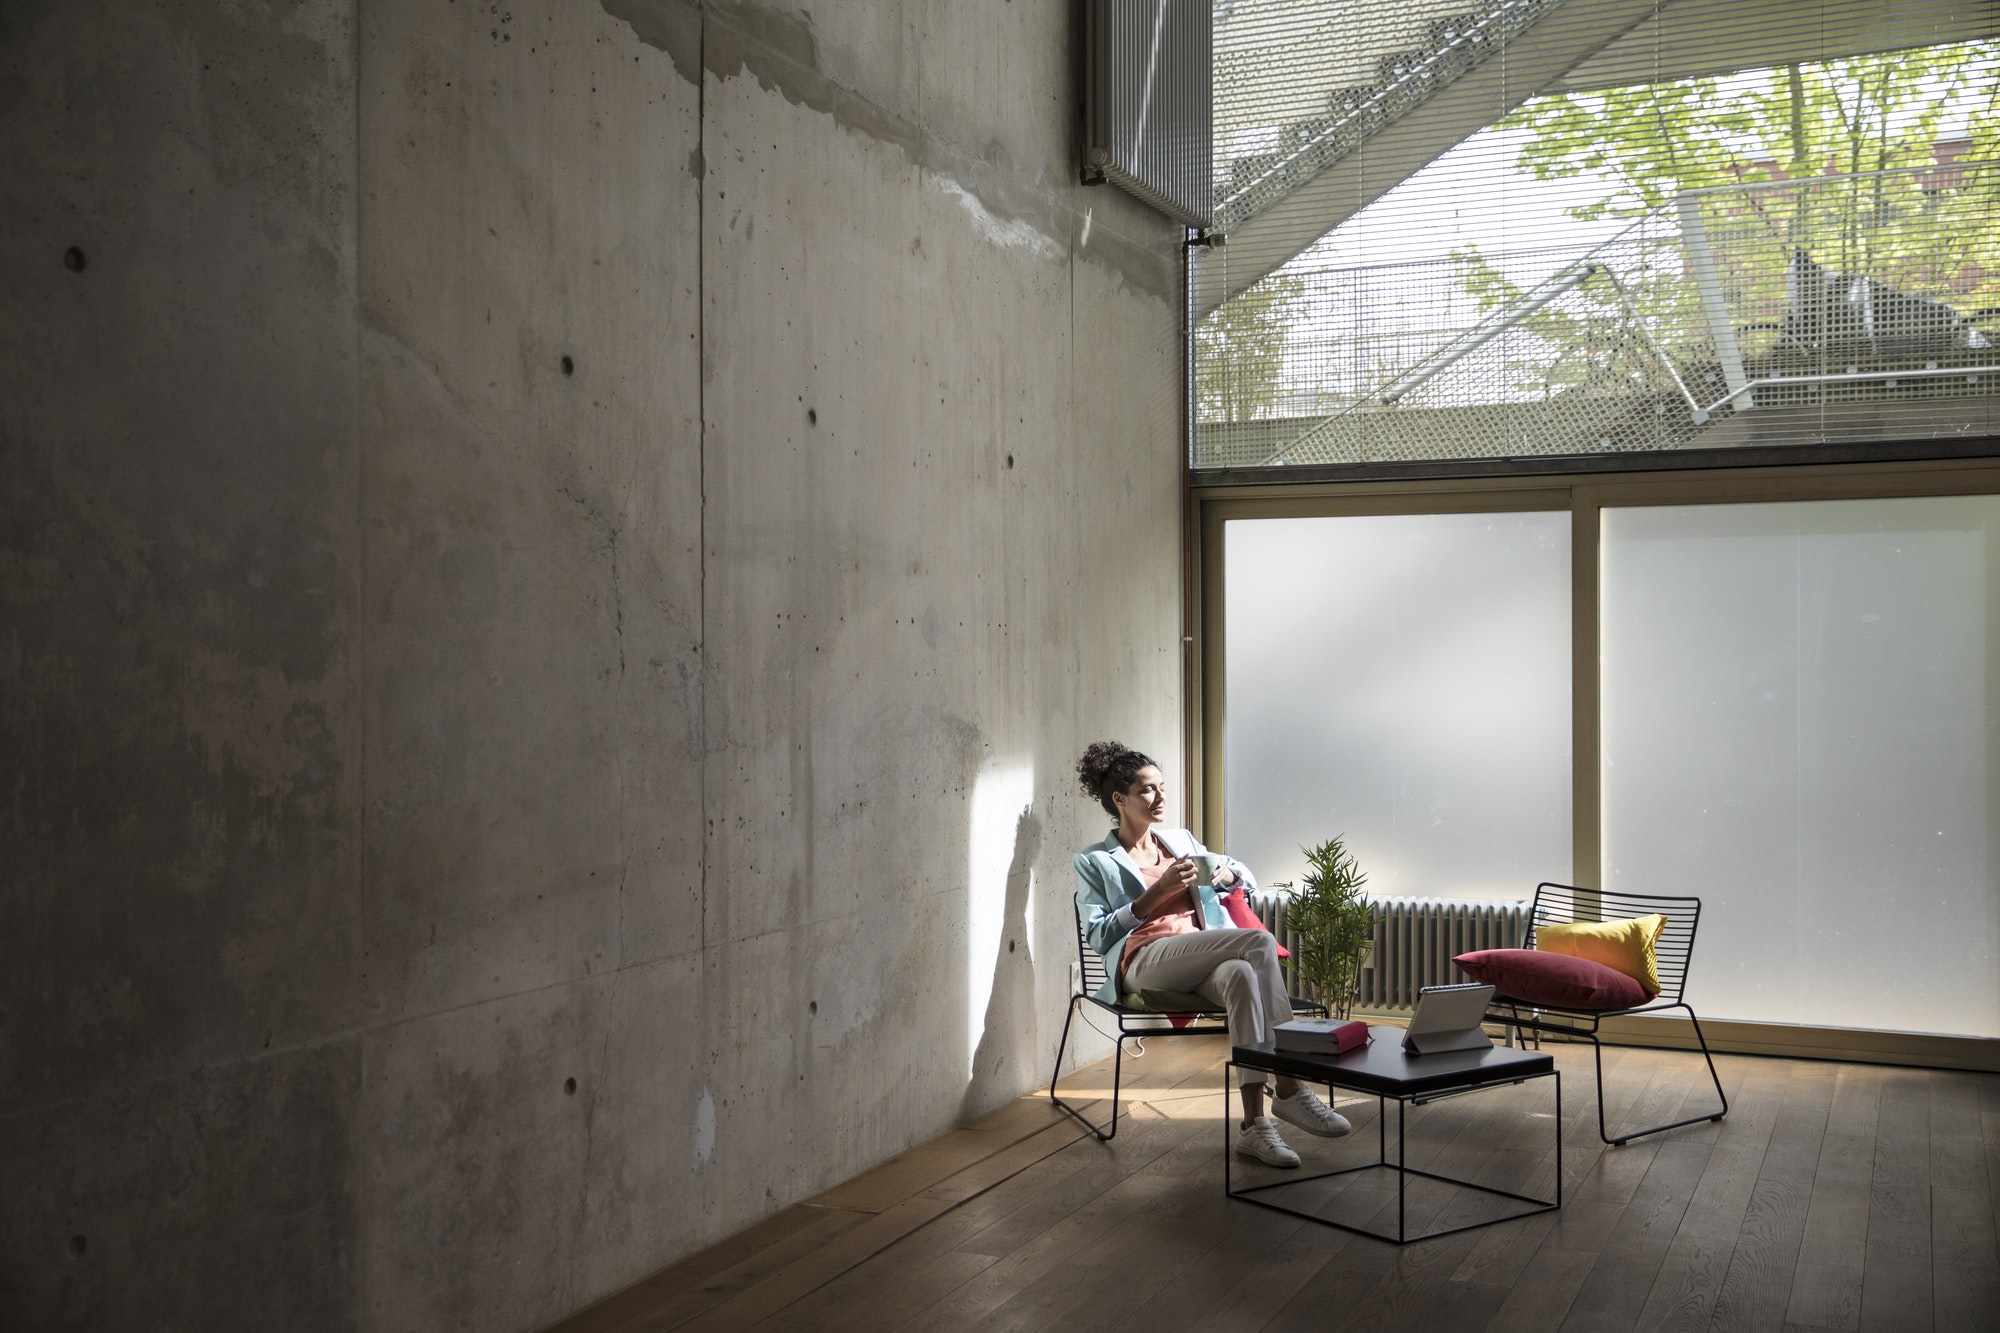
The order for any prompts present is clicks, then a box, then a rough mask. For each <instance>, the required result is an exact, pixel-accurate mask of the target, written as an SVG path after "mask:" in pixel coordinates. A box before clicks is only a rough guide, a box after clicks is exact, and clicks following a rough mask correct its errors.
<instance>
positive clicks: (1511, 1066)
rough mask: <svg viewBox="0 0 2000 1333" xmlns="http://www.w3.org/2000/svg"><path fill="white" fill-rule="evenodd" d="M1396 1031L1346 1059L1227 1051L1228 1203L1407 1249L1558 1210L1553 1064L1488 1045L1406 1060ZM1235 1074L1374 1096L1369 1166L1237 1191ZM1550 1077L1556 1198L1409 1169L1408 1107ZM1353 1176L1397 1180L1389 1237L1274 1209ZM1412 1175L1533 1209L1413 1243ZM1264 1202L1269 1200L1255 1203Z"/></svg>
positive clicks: (1262, 1049) (1558, 1121)
mask: <svg viewBox="0 0 2000 1333" xmlns="http://www.w3.org/2000/svg"><path fill="white" fill-rule="evenodd" d="M1401 1035H1402V1034H1401V1031H1400V1030H1399V1029H1396V1028H1384V1029H1382V1030H1381V1032H1380V1033H1379V1034H1378V1035H1377V1036H1376V1038H1375V1039H1374V1040H1373V1041H1371V1042H1370V1043H1369V1044H1368V1045H1367V1046H1364V1047H1362V1048H1361V1049H1360V1050H1358V1051H1349V1052H1348V1053H1347V1054H1346V1055H1306V1054H1301V1053H1299V1052H1296V1051H1280V1050H1276V1049H1274V1048H1273V1047H1272V1046H1271V1045H1270V1044H1269V1043H1265V1044H1263V1045H1258V1046H1236V1047H1232V1048H1231V1050H1230V1059H1229V1061H1228V1062H1227V1063H1226V1064H1225V1065H1224V1066H1223V1078H1224V1093H1223V1126H1224V1129H1223V1167H1222V1188H1223V1192H1224V1193H1226V1194H1227V1195H1228V1196H1229V1197H1230V1198H1232V1199H1242V1200H1244V1201H1245V1202H1246V1203H1254V1204H1257V1205H1259V1206H1261V1207H1265V1208H1275V1209H1276V1210H1277V1211H1279V1212H1281V1213H1290V1214H1292V1215H1293V1216H1294V1217H1303V1218H1308V1219H1310V1220H1311V1221H1314V1222H1320V1223H1323V1224H1324V1225H1326V1226H1330V1227H1339V1228H1340V1229H1341V1230H1343V1231H1353V1232H1357V1233H1359V1234H1361V1235H1363V1236H1374V1237H1375V1238H1377V1239H1378V1240H1388V1241H1394V1242H1395V1243H1396V1244H1398V1245H1407V1244H1409V1243H1410V1242H1412V1241H1418V1240H1431V1239H1433V1238H1435V1237H1438V1236H1449V1235H1452V1234H1454V1233H1456V1232H1460V1231H1470V1230H1472V1229H1473V1228H1475V1227H1484V1226H1491V1225H1493V1224H1494V1223H1495V1222H1512V1221H1516V1220H1518V1219H1520V1218H1523V1217H1532V1216H1534V1215H1535V1214H1536V1213H1547V1212H1553V1211H1554V1210H1556V1209H1558V1208H1560V1207H1562V1075H1561V1074H1560V1073H1559V1072H1557V1070H1556V1067H1555V1057H1554V1056H1552V1055H1549V1054H1546V1053H1545V1052H1542V1051H1518V1050H1512V1049H1509V1048H1507V1047H1504V1046H1494V1047H1491V1048H1489V1049H1486V1050H1479V1051H1446V1052H1442V1053H1440V1054H1437V1055H1407V1054H1405V1053H1404V1052H1403V1048H1402V1046H1401V1044H1400V1038H1401ZM1239 1067H1242V1068H1249V1069H1256V1070H1262V1071H1263V1072H1265V1073H1270V1074H1282V1075H1284V1076H1286V1077H1287V1078H1295V1079H1298V1080H1299V1081H1300V1082H1302V1083H1320V1084H1324V1085H1325V1086H1326V1087H1327V1088H1328V1090H1329V1091H1331V1090H1332V1089H1334V1088H1344V1089H1346V1090H1347V1091H1349V1092H1361V1093H1369V1092H1372V1093H1374V1094H1375V1099H1376V1117H1375V1137H1376V1146H1375V1160H1374V1161H1372V1162H1363V1163H1361V1164H1360V1165H1358V1166H1346V1167H1341V1168H1340V1169H1339V1170H1336V1171H1321V1172H1318V1173H1316V1174H1313V1175H1309V1176H1287V1177H1286V1178H1285V1179H1283V1180H1275V1181H1272V1182H1270V1183H1268V1184H1263V1185H1251V1186H1246V1187H1244V1188H1242V1189H1238V1188H1237V1187H1236V1183H1235V1177H1234V1174H1233V1170H1232V1167H1233V1163H1234V1158H1235V1152H1234V1145H1235V1132H1236V1124H1237V1119H1236V1116H1235V1115H1234V1113H1233V1112H1232V1111H1231V1109H1230V1107H1229V1095H1228V1089H1230V1088H1232V1087H1234V1086H1235V1082H1236V1071H1237V1069H1238V1068H1239ZM1538 1078H1552V1079H1554V1080H1555V1093H1556V1114H1555V1130H1556V1197H1555V1198H1553V1199H1537V1198H1534V1197H1532V1196H1531V1195H1527V1194H1516V1193H1514V1192H1513V1191H1512V1190H1503V1189H1496V1188H1495V1187H1493V1186H1491V1185H1481V1184H1479V1183H1478V1182H1477V1181H1471V1180H1460V1179H1458V1178H1457V1177H1455V1176H1444V1175H1439V1174H1437V1173H1436V1172H1433V1171H1424V1170H1421V1169H1419V1168H1417V1167H1414V1166H1410V1165H1409V1164H1408V1159H1407V1157H1406V1155H1405V1151H1404V1137H1403V1122H1404V1120H1405V1119H1406V1118H1407V1116H1408V1108H1409V1105H1410V1104H1411V1103H1412V1102H1414V1103H1416V1104H1417V1105H1419V1106H1421V1105H1423V1104H1424V1103H1425V1102H1428V1101H1433V1100H1436V1099H1438V1098H1440V1097H1452V1096H1457V1095H1460V1094H1462V1093H1471V1092H1479V1091H1482V1090H1485V1089H1490V1088H1496V1087H1501V1086H1505V1085H1511V1084H1515V1083H1525V1082H1527V1081H1528V1080H1530V1079H1538ZM1391 1101H1393V1102H1395V1103H1396V1158H1395V1160H1394V1161H1390V1160H1389V1155H1388V1148H1389V1128H1388V1115H1387V1114H1386V1112H1385V1110H1384V1104H1385V1103H1387V1102H1391ZM1355 1171H1393V1172H1395V1173H1396V1230H1395V1234H1393V1235H1391V1234H1390V1233H1388V1232H1386V1231H1376V1230H1374V1229H1372V1228H1369V1227H1365V1226H1357V1225H1354V1224H1351V1223H1348V1222H1336V1221H1334V1220H1333V1219H1332V1218H1330V1217H1322V1216H1320V1215H1319V1214H1318V1213H1316V1212H1309V1211H1307V1210H1305V1209H1302V1208H1295V1207H1292V1206H1290V1205H1289V1204H1286V1203H1284V1202H1281V1200H1282V1199H1283V1197H1284V1196H1285V1194H1286V1193H1288V1192H1290V1191H1292V1190H1294V1189H1296V1188H1297V1187H1298V1186H1300V1185H1304V1184H1307V1183H1309V1182H1311V1181H1315V1180H1325V1179H1327V1178H1328V1177H1329V1176H1344V1175H1348V1174H1350V1173H1351V1172H1355ZM1411 1176H1422V1177H1424V1178H1425V1179H1427V1180H1441V1181H1444V1182H1445V1183H1446V1184H1450V1185H1458V1186H1461V1187H1463V1188H1465V1189H1473V1190H1479V1191H1481V1192H1482V1193H1486V1194H1494V1195H1499V1196H1500V1197H1502V1198H1507V1199H1518V1200H1520V1201H1521V1202H1523V1203H1528V1204H1533V1205H1534V1206H1533V1207H1531V1208H1524V1209H1521V1210H1520V1211H1518V1212H1513V1213H1508V1214H1506V1215H1505V1216H1503V1217H1491V1218H1487V1219H1486V1220H1485V1221H1483V1222H1468V1223H1466V1224H1465V1225H1463V1226H1456V1227H1446V1228H1443V1229H1441V1230H1438V1231H1428V1232H1425V1233H1424V1234H1423V1235H1420V1236H1412V1235H1409V1234H1408V1233H1407V1231H1406V1230H1405V1219H1404V1212H1405V1203H1406V1199H1407V1193H1408V1188H1409V1178H1410V1177H1411ZM1263 1195H1269V1196H1271V1197H1268V1198H1266V1197H1259V1196H1263Z"/></svg>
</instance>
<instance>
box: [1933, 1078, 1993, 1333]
mask: <svg viewBox="0 0 2000 1333" xmlns="http://www.w3.org/2000/svg"><path fill="white" fill-rule="evenodd" d="M1995 1081H2000V1078H1997V1077H1996V1076H1995V1075H1992V1074H1968V1073H1960V1072H1956V1071H1949V1072H1947V1071H1939V1072H1937V1073H1935V1074H1933V1075H1932V1082H1931V1241H1932V1264H1933V1267H1932V1285H1933V1293H1934V1296H1933V1299H1934V1307H1935V1310H1936V1318H1937V1326H1938V1327H1939V1328H1941V1329H1943V1328H1972V1327H1981V1326H1984V1327H1992V1326H1994V1324H1995V1323H1996V1322H2000V1318H1996V1316H2000V1252H1996V1238H1995V1216H1996V1212H2000V1209H1996V1205H2000V1188H1996V1186H2000V1182H1996V1181H1994V1179H1993V1178H1992V1177H1991V1175H1990V1174H1989V1173H1988V1171H1987V1169H1986V1163H1987V1145H1986V1137H1985V1124H1984V1119H1983V1116H1982V1113H1981V1105H1982V1102H1983V1101H1984V1100H1985V1097H1986V1096H1987V1089H1988V1085H1990V1084H1991V1083H1992V1082H1995Z"/></svg>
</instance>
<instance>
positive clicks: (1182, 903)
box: [1132, 856, 1195, 920]
mask: <svg viewBox="0 0 2000 1333" xmlns="http://www.w3.org/2000/svg"><path fill="white" fill-rule="evenodd" d="M1194 885H1195V868H1194V862H1193V861H1191V860H1189V859H1188V858H1187V857H1185V856H1180V857H1176V858H1174V860H1173V861H1172V862H1170V863H1169V864H1168V866H1167V868H1166V869H1165V870H1162V871H1161V872H1160V879H1159V882H1158V883H1156V884H1154V885H1153V887H1152V888H1150V889H1147V890H1146V891H1145V892H1144V893H1142V894H1140V895H1139V898H1138V901H1137V902H1135V903H1133V904H1132V910H1133V911H1134V912H1135V913H1137V914H1138V915H1139V917H1140V918H1141V919H1144V920H1151V919H1152V918H1153V917H1156V916H1158V915H1160V914H1161V913H1162V912H1184V911H1187V910H1188V909H1189V908H1191V907H1193V906H1194V895H1193V894H1192V893H1190V892H1189V890H1191V889H1193V888H1194Z"/></svg>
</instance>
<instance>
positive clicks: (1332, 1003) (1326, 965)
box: [1285, 838, 1378, 1018]
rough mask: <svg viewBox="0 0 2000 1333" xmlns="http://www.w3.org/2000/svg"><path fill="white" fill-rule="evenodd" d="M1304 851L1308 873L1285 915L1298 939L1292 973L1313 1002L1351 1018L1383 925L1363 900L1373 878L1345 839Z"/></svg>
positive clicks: (1295, 940) (1293, 951)
mask: <svg viewBox="0 0 2000 1333" xmlns="http://www.w3.org/2000/svg"><path fill="white" fill-rule="evenodd" d="M1299 850H1300V851H1302V852H1304V853H1305V855H1306V865H1307V867H1308V868H1307V870H1306V873H1305V874H1304V875H1302V876H1300V880H1301V883H1300V886H1299V887H1298V888H1297V889H1295V890H1293V892H1292V897H1291V902H1290V904H1289V905H1288V907H1287V908H1286V912H1285V920H1286V923H1287V924H1288V925H1289V926H1290V927H1291V930H1292V938H1293V943H1292V970H1293V972H1294V974H1295V975H1296V977H1297V978H1298V983H1299V986H1300V987H1301V989H1302V990H1303V991H1304V993H1305V995H1306V997H1307V998H1308V999H1313V1000H1317V1001H1319V1002H1320V1003H1321V1004H1324V1005H1326V1006H1327V1008H1329V1009H1331V1010H1332V1011H1333V1013H1334V1015H1335V1016H1336V1017H1339V1018H1345V1017H1347V1015H1348V1013H1349V1012H1350V1011H1351V1010H1352V1009H1353V1007H1354V994H1355V991H1356V989H1357V988H1358V987H1359V986H1360V983H1361V965H1362V963H1363V962H1364V961H1366V959H1367V956H1368V949H1369V946H1370V944H1371V943H1372V941H1373V939H1374V934H1375V925H1376V921H1377V920H1378V918H1377V917H1376V915H1375V912H1374V909H1373V908H1372V907H1371V906H1370V905H1369V902H1368V900H1367V899H1366V898H1364V897H1363V896H1362V895H1361V886H1362V885H1363V884H1365V883H1367V882H1368V876H1367V875H1366V874H1364V873H1363V872H1362V869H1361V866H1360V863H1359V862H1357V861H1356V860H1355V859H1354V854H1353V853H1352V852H1350V851H1348V850H1347V844H1346V841H1345V840H1344V839H1343V838H1329V839H1327V840H1326V841H1325V842H1323V843H1321V844H1319V846H1317V847H1301V848H1300V849H1299Z"/></svg>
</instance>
